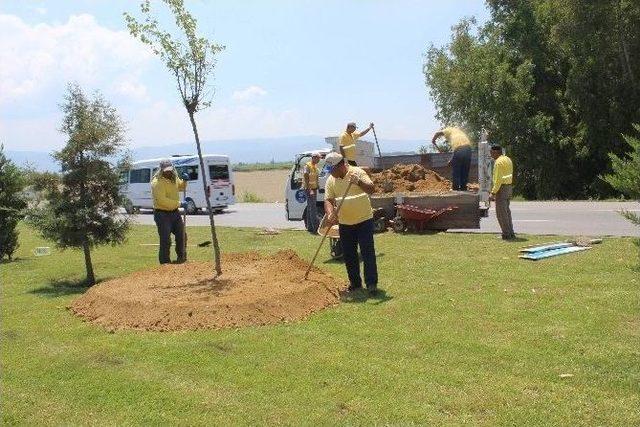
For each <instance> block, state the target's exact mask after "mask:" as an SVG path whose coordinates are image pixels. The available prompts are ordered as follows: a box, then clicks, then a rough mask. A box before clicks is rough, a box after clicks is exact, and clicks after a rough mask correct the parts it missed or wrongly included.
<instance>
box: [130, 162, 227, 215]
mask: <svg viewBox="0 0 640 427" xmlns="http://www.w3.org/2000/svg"><path fill="white" fill-rule="evenodd" d="M202 157H203V160H204V164H205V173H206V177H207V183H208V185H207V191H209V194H210V200H211V208H212V209H213V210H214V211H217V212H221V211H222V210H223V209H225V208H226V207H227V206H229V205H232V204H234V203H235V193H236V190H235V185H234V181H233V172H232V170H231V164H230V162H229V157H228V156H222V155H217V154H207V155H204V156H202ZM161 160H162V159H149V160H139V161H136V162H133V163H132V164H131V169H130V170H128V171H126V172H123V174H122V175H121V181H120V184H121V187H120V189H121V190H120V191H121V192H122V194H123V195H124V196H125V197H126V198H127V201H126V202H125V206H124V208H125V210H126V211H127V213H133V212H135V211H137V210H139V209H153V196H152V195H151V180H152V179H153V175H154V174H155V173H156V172H157V171H158V165H159V164H160V161H161ZM169 160H171V162H172V163H173V165H174V166H175V168H176V170H177V172H178V174H179V175H182V174H183V173H186V174H187V175H189V181H188V185H187V193H186V197H185V200H186V202H187V209H186V210H187V213H188V214H195V213H196V212H198V210H200V209H206V206H207V201H206V199H205V194H204V190H203V188H202V178H201V177H200V160H199V159H198V156H172V157H170V158H169ZM180 197H182V194H181V195H180Z"/></svg>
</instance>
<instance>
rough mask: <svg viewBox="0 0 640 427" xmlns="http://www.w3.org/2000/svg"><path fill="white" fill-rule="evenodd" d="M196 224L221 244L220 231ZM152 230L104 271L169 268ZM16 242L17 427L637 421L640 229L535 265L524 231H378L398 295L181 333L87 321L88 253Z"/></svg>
mask: <svg viewBox="0 0 640 427" xmlns="http://www.w3.org/2000/svg"><path fill="white" fill-rule="evenodd" d="M189 233H190V241H191V242H193V243H196V242H199V241H203V240H207V228H206V227H200V228H192V229H189ZM155 234H156V232H155V228H153V227H143V226H139V227H136V228H135V229H134V231H133V232H132V233H131V236H130V238H129V241H128V242H127V244H126V245H124V246H121V247H116V248H112V247H106V248H100V249H98V250H96V251H95V252H94V261H95V269H96V274H97V275H98V277H99V278H101V279H105V278H109V277H116V276H120V275H123V274H127V273H128V272H131V271H134V270H138V269H143V268H145V267H149V266H154V265H156V253H155V251H156V248H155V247H145V246H140V245H139V244H140V243H143V242H155V241H156V235H155ZM220 238H221V242H222V248H223V250H225V251H244V250H251V249H256V250H259V251H261V252H265V253H271V252H274V251H276V250H278V249H281V248H288V247H291V248H294V249H295V250H296V251H298V252H299V253H300V254H301V255H302V256H304V257H307V258H310V257H311V255H312V254H313V251H314V249H315V245H316V244H317V243H318V242H319V240H318V239H317V238H315V237H312V236H310V235H308V234H307V233H304V232H295V231H291V232H284V233H282V234H280V235H278V236H258V235H256V234H255V230H250V229H221V230H220ZM552 240H553V239H552ZM545 241H549V237H529V241H528V242H527V243H526V244H531V243H542V242H545ZM20 242H21V248H20V249H19V251H18V253H17V254H16V255H17V257H18V260H17V261H15V262H13V263H10V264H2V265H0V269H1V279H2V295H1V296H2V312H1V313H2V319H1V320H2V325H1V334H2V335H1V338H2V348H1V362H2V365H1V367H0V368H1V372H2V374H1V375H2V383H1V391H2V398H1V400H0V405H1V407H0V410H1V412H2V424H3V425H7V424H23V425H36V424H65V425H77V424H100V425H104V424H109V425H121V424H167V423H170V424H182V425H189V424H207V425H221V424H289V425H333V424H360V425H370V424H402V425H406V424H433V423H437V424H461V423H470V424H474V425H477V424H491V425H494V424H502V425H534V424H535V425H560V424H562V425H589V426H591V425H625V426H629V425H639V424H640V409H639V408H640V391H639V389H640V298H639V292H638V289H639V285H640V277H639V276H640V274H638V272H637V270H633V264H634V263H635V262H636V260H637V255H636V253H635V250H636V248H635V247H634V246H633V245H632V242H631V240H630V239H607V240H606V241H605V242H604V243H603V244H602V245H599V246H596V247H594V249H592V250H590V251H586V252H583V253H578V254H571V255H566V256H562V257H557V258H554V259H549V260H545V261H539V262H528V261H523V260H519V259H518V258H517V251H518V248H519V246H520V245H522V244H524V243H503V242H502V241H500V240H497V239H496V238H495V236H493V235H471V234H438V235H423V236H412V235H407V236H398V235H394V234H393V233H387V234H384V235H379V236H377V237H376V245H377V251H378V252H379V258H378V261H379V271H380V276H381V283H380V286H381V288H383V289H385V290H386V298H382V299H376V300H366V301H358V302H349V303H347V302H345V303H343V304H340V305H339V306H337V307H334V308H331V309H328V310H325V311H323V312H320V313H317V314H315V315H313V316H312V317H311V318H310V319H309V320H307V321H303V322H299V323H293V324H286V325H279V326H268V327H255V328H245V329H238V330H223V331H195V332H175V333H159V332H153V333H143V332H116V333H108V332H106V331H105V330H103V329H101V328H99V327H95V326H93V325H90V324H87V323H84V322H82V321H81V320H80V319H78V318H76V317H74V316H73V315H71V313H70V312H69V311H67V309H66V306H67V305H68V304H69V303H70V302H71V301H72V300H73V299H74V298H76V297H77V296H78V295H79V294H81V293H82V292H84V290H85V289H84V288H82V287H78V286H74V285H75V284H76V283H77V282H78V281H80V280H81V279H82V277H83V271H84V270H83V269H84V266H83V261H82V255H81V253H79V252H74V251H67V252H58V251H55V250H54V251H53V254H52V255H51V256H45V257H35V256H33V254H32V253H31V250H32V249H33V248H34V247H35V246H41V245H48V244H47V243H45V242H43V241H41V240H40V239H38V238H37V237H36V236H35V235H34V234H33V233H32V232H31V231H30V230H29V229H27V228H25V227H23V228H21V235H20ZM208 255H209V250H208V249H195V248H193V249H191V251H190V256H191V258H192V259H206V258H207V256H208ZM327 259H328V249H326V248H325V249H324V250H323V251H322V252H321V256H320V257H319V261H320V262H319V264H320V265H321V266H322V267H323V268H326V269H327V270H330V271H331V272H333V273H335V274H337V275H341V276H342V277H344V275H345V272H344V269H343V266H342V265H341V264H338V263H334V262H327ZM223 267H224V266H223ZM265 285H266V286H268V278H265ZM561 374H571V375H572V376H570V377H565V378H561V377H560V376H561Z"/></svg>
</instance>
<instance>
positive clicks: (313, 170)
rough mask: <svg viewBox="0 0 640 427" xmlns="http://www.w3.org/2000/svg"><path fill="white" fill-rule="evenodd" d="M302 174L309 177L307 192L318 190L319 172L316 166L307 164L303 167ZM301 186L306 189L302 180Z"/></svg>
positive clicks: (311, 163) (310, 163)
mask: <svg viewBox="0 0 640 427" xmlns="http://www.w3.org/2000/svg"><path fill="white" fill-rule="evenodd" d="M304 173H305V174H308V175H309V188H308V189H309V190H317V189H318V177H319V176H320V171H318V165H317V164H315V165H314V164H313V162H307V164H306V166H305V167H304ZM302 186H303V187H304V188H306V184H305V182H304V180H302Z"/></svg>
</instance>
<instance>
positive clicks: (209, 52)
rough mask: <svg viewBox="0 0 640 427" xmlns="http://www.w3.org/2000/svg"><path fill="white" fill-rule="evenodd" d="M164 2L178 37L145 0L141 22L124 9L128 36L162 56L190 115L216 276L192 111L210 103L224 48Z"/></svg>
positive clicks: (175, 5) (179, 2)
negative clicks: (214, 72) (170, 31)
mask: <svg viewBox="0 0 640 427" xmlns="http://www.w3.org/2000/svg"><path fill="white" fill-rule="evenodd" d="M163 2H164V3H165V4H166V5H167V6H168V8H169V10H170V11H171V13H172V15H173V17H174V19H175V23H176V26H177V29H178V32H179V33H180V35H179V36H174V35H172V34H171V33H169V32H168V31H165V30H163V29H161V28H160V25H159V23H158V21H157V20H156V19H155V18H154V17H153V16H152V13H151V6H150V2H149V0H144V1H142V3H141V4H140V11H141V12H142V15H143V16H144V20H143V21H142V22H140V21H138V20H137V19H136V18H134V17H133V16H132V15H130V14H128V13H126V12H125V13H124V17H125V21H126V23H127V27H128V28H129V32H130V33H131V35H132V36H134V37H135V38H137V39H139V40H140V41H142V42H143V43H145V44H148V45H149V46H151V48H152V49H153V52H154V53H155V54H156V55H158V56H159V57H160V58H161V60H162V61H163V62H164V64H165V66H166V67H167V68H168V69H169V70H170V71H171V74H173V76H174V77H175V79H176V83H177V87H178V91H179V92H180V97H181V98H182V104H183V105H184V107H185V109H186V110H187V115H188V116H189V122H190V123H191V128H192V130H193V136H194V138H195V141H196V149H197V151H198V157H199V158H200V171H201V173H200V176H201V177H202V185H203V187H204V192H205V195H206V197H205V199H206V201H207V211H208V212H209V224H210V226H211V240H212V242H213V245H212V246H213V259H214V263H215V270H216V273H217V274H218V275H219V274H222V267H221V264H220V246H219V244H218V237H217V235H216V225H215V220H214V217H213V210H212V209H211V201H210V200H209V191H208V185H207V179H206V175H205V169H204V160H203V159H202V148H201V146H200V137H199V135H198V126H197V125H196V120H195V114H196V113H197V112H198V111H200V110H202V109H204V108H207V107H209V106H210V105H211V101H212V99H213V90H212V87H211V86H210V79H211V78H212V77H213V71H214V69H215V66H216V55H217V54H218V53H220V52H221V51H222V50H223V49H224V46H220V45H218V44H216V43H214V42H212V41H209V40H207V39H206V38H204V37H199V36H198V35H197V34H196V30H197V22H196V19H195V18H194V17H193V16H192V15H191V14H190V13H189V12H188V11H187V10H186V9H185V7H184V2H183V0H163Z"/></svg>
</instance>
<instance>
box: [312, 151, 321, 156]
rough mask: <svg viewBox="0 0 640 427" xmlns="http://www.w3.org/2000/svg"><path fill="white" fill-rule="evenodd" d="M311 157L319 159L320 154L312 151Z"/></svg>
mask: <svg viewBox="0 0 640 427" xmlns="http://www.w3.org/2000/svg"><path fill="white" fill-rule="evenodd" d="M311 157H320V152H319V151H314V152H313V153H311Z"/></svg>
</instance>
